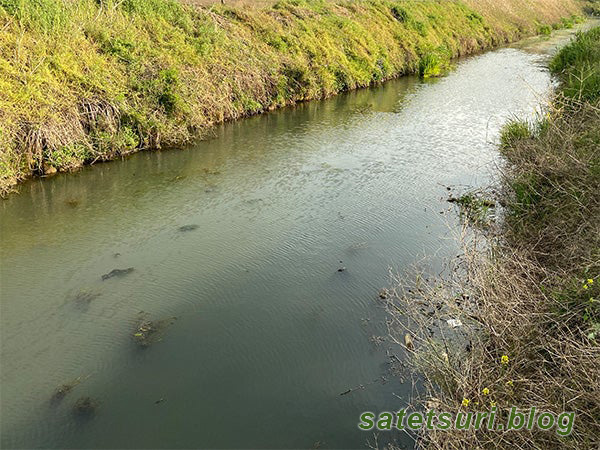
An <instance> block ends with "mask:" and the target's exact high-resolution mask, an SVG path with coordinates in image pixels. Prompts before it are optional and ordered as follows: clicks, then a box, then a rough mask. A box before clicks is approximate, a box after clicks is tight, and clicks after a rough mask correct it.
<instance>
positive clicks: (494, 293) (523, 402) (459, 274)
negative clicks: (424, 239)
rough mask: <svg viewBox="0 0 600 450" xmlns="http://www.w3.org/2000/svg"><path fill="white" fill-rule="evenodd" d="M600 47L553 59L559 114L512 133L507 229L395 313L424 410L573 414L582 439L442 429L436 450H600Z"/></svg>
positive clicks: (598, 43)
mask: <svg viewBox="0 0 600 450" xmlns="http://www.w3.org/2000/svg"><path fill="white" fill-rule="evenodd" d="M599 49H600V29H595V30H592V31H589V32H587V33H582V34H578V35H577V38H576V39H575V41H574V42H573V43H572V44H570V45H568V46H567V47H565V48H564V49H563V50H562V51H560V52H559V54H558V55H557V56H556V57H555V58H554V60H553V61H552V63H551V68H552V70H553V71H554V73H555V74H557V75H558V76H559V77H560V78H561V80H562V86H561V88H560V90H559V92H558V93H557V95H556V98H555V99H554V102H553V105H552V108H551V109H550V110H549V112H548V114H547V116H546V117H544V118H543V119H541V120H540V121H539V123H536V124H527V123H525V122H518V121H517V122H511V123H509V124H508V125H507V127H506V128H505V130H504V132H503V134H502V145H501V151H502V154H503V155H504V157H505V159H506V167H505V169H504V174H503V175H504V176H503V182H502V186H501V190H500V193H499V194H498V199H497V200H498V202H499V203H500V204H502V205H504V214H503V220H502V221H501V222H499V223H498V224H497V226H496V227H495V228H494V229H493V230H490V228H486V229H485V232H486V234H485V240H484V242H481V241H480V240H479V239H477V235H476V236H475V238H473V239H468V240H465V247H464V250H465V251H464V257H463V258H462V259H461V260H460V263H457V264H456V266H455V267H454V269H455V270H454V271H453V272H452V275H451V276H449V277H448V278H447V279H445V280H439V279H434V278H432V279H431V280H430V281H429V282H427V281H426V279H425V278H420V279H419V282H418V284H417V286H416V288H412V289H411V290H408V289H402V288H401V287H399V288H398V289H397V293H396V296H395V298H394V299H393V300H391V304H390V311H392V317H393V320H392V322H391V332H392V335H393V336H398V335H400V336H401V335H403V334H405V333H407V332H408V333H410V334H411V335H412V336H413V342H414V346H415V351H414V358H412V361H413V363H414V365H415V367H416V368H417V370H418V371H419V372H420V373H421V374H423V377H424V379H425V384H426V386H427V394H426V398H425V399H423V406H422V407H423V408H431V407H434V408H435V409H438V410H441V411H445V410H447V411H458V410H459V409H461V408H462V409H463V410H464V409H465V408H464V406H463V407H461V403H462V400H463V399H464V398H466V399H469V405H470V406H469V408H468V409H472V410H477V411H486V410H489V408H490V405H491V404H492V403H494V404H496V405H497V406H498V408H499V409H500V411H501V412H500V413H499V414H501V416H502V417H505V414H506V412H507V410H508V408H510V407H511V406H512V405H515V406H517V407H519V408H529V407H531V406H536V407H537V408H538V411H541V410H546V411H552V412H554V413H560V412H563V411H574V412H575V413H576V420H575V428H574V431H573V433H572V434H571V435H570V436H566V437H564V436H559V435H557V434H556V433H554V432H553V431H550V432H544V431H540V430H534V431H524V430H521V431H512V432H510V433H502V432H498V431H488V430H480V431H468V432H464V431H460V432H458V431H448V432H440V431H434V432H430V433H427V434H422V435H421V436H419V440H420V444H421V445H422V446H423V447H428V448H436V449H446V448H572V449H580V448H598V447H599V446H600V391H599V386H600V364H599V361H600V301H599V299H600V222H599V221H598V217H600V196H599V195H598V194H599V193H600V191H599V187H600V86H599V85H598V81H597V80H598V79H597V76H598V75H599V74H600V65H599V64H598V63H599V62H600V53H599ZM582 74H584V76H582ZM471 236H472V235H471ZM480 244H481V245H480ZM424 302H425V303H424ZM424 304H425V305H426V306H425V309H426V310H427V311H426V314H423V312H422V310H423V308H424V307H423V305H424ZM429 310H431V311H433V312H431V313H428V311H429ZM448 318H458V319H460V320H461V321H462V323H463V327H461V328H459V330H458V332H455V331H454V330H450V329H448V327H445V320H446V319H448ZM440 323H441V325H439V324H440ZM431 330H434V332H433V334H432V332H431ZM397 340H399V339H398V338H397ZM503 356H507V357H508V363H507V364H503V362H502V357H503ZM432 405H433V406H432Z"/></svg>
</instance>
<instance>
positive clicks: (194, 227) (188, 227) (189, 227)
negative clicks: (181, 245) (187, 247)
mask: <svg viewBox="0 0 600 450" xmlns="http://www.w3.org/2000/svg"><path fill="white" fill-rule="evenodd" d="M197 229H198V225H183V226H182V227H179V228H178V230H179V231H181V232H182V233H184V232H186V231H194V230H197Z"/></svg>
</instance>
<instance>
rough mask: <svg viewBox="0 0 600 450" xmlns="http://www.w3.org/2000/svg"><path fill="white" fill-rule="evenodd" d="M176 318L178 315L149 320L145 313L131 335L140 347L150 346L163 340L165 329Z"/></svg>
mask: <svg viewBox="0 0 600 450" xmlns="http://www.w3.org/2000/svg"><path fill="white" fill-rule="evenodd" d="M176 320H177V317H166V318H164V319H158V320H149V319H148V315H147V314H143V315H142V317H141V319H140V321H139V322H138V324H137V325H136V327H135V330H134V332H133V333H132V335H131V337H132V338H133V340H134V342H135V343H136V344H137V345H139V346H140V347H149V346H150V345H152V344H154V343H156V342H159V341H161V340H162V337H163V335H164V332H165V330H166V329H167V328H168V327H169V326H171V325H172V324H173V323H174V322H175V321H176Z"/></svg>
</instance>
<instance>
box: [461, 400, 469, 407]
mask: <svg viewBox="0 0 600 450" xmlns="http://www.w3.org/2000/svg"><path fill="white" fill-rule="evenodd" d="M462 405H463V406H464V407H465V408H466V407H467V406H469V399H468V398H463V401H462Z"/></svg>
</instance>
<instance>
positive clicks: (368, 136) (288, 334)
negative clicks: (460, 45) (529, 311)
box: [0, 31, 572, 448]
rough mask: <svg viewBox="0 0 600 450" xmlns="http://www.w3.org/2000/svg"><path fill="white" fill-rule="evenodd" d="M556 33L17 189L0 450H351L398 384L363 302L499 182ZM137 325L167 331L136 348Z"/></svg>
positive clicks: (558, 39)
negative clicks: (160, 323)
mask: <svg viewBox="0 0 600 450" xmlns="http://www.w3.org/2000/svg"><path fill="white" fill-rule="evenodd" d="M571 34H572V31H563V32H559V33H557V34H555V35H553V36H552V37H550V38H545V39H542V38H536V39H531V40H527V41H524V42H521V43H519V44H518V45H514V46H511V47H508V48H502V49H498V50H495V51H492V52H488V53H485V54H482V55H478V56H475V57H471V58H467V59H464V60H461V61H458V62H457V64H456V67H455V69H454V70H453V71H452V72H451V73H450V74H449V75H448V76H446V77H444V78H441V79H436V80H429V81H422V80H419V79H418V78H415V77H405V78H401V79H398V80H394V81H390V82H387V83H385V84H382V85H380V86H376V87H373V88H370V89H365V90H360V91H355V92H350V93H346V94H343V95H340V96H338V97H335V98H332V99H329V100H325V101H320V102H310V103H305V104H300V105H298V106H296V107H293V108H286V109H283V110H280V111H274V112H271V113H268V114H264V115H261V116H256V117H253V118H250V119H247V120H242V121H239V122H235V123H229V124H224V125H221V126H219V127H216V128H214V129H213V130H212V131H211V135H210V136H209V137H208V138H207V139H206V140H203V141H201V142H198V143H196V144H194V145H191V146H189V147H187V148H185V149H180V150H170V151H160V152H145V153H139V154H136V155H134V156H132V157H130V158H127V159H124V160H121V161H114V162H110V163H106V164H100V165H97V166H93V167H86V168H85V169H83V170H81V171H79V172H77V173H74V174H61V175H58V176H55V177H53V178H48V179H37V180H32V181H29V182H27V183H25V184H23V185H22V186H21V187H20V189H19V191H20V193H19V194H18V195H11V196H10V197H9V198H8V199H6V200H4V201H2V202H1V203H0V211H1V216H0V225H1V232H2V258H1V265H0V274H1V304H0V350H1V359H0V362H1V366H0V377H1V378H0V382H1V385H0V389H1V391H0V394H1V406H0V413H1V415H0V420H1V422H0V425H1V441H0V445H1V446H2V448H199V447H203V448H209V447H210V448H241V447H243V448H318V447H320V448H365V445H366V441H367V440H368V439H370V440H371V441H372V438H373V436H372V435H371V434H369V433H365V432H362V431H359V429H358V428H357V423H358V417H359V414H360V412H362V411H365V410H374V411H382V410H386V409H388V410H389V409H398V408H400V407H402V406H404V405H403V403H402V402H403V401H405V402H406V401H408V400H409V398H410V395H411V389H412V384H411V381H410V379H409V378H408V377H405V378H403V377H402V376H397V375H398V374H399V375H402V370H401V369H402V367H401V365H399V364H395V365H391V364H390V358H389V356H388V355H387V350H388V349H389V348H390V343H389V341H388V340H387V339H386V327H385V322H384V320H385V314H384V311H383V309H382V307H381V303H380V302H379V301H378V292H379V290H380V289H382V288H385V287H387V286H388V285H389V283H390V277H389V273H390V270H391V271H392V272H394V273H397V272H400V273H404V272H406V273H410V270H411V268H412V267H413V266H414V265H415V264H422V265H424V266H427V267H429V268H430V270H434V271H436V270H438V271H441V270H443V265H444V264H443V263H444V261H445V260H447V258H449V257H452V256H454V255H456V254H457V252H458V251H459V248H458V245H457V242H456V239H455V237H456V233H457V232H458V230H459V226H458V223H457V220H456V218H455V217H454V214H453V213H452V209H451V208H450V205H449V204H448V203H447V202H446V198H447V196H448V192H449V191H448V188H450V189H451V192H460V191H461V189H464V188H465V187H467V186H486V185H488V184H489V183H490V182H493V180H494V179H495V178H496V177H497V176H498V175H497V174H498V167H499V166H500V165H501V159H500V157H499V154H498V151H497V142H498V137H499V130H500V127H501V126H502V124H503V123H505V122H506V121H507V120H508V119H510V118H511V117H514V116H519V117H530V118H533V116H534V115H535V114H536V113H539V111H540V109H541V108H543V106H544V103H545V101H546V99H547V98H548V96H549V93H550V92H551V90H552V86H553V81H552V79H551V76H550V74H549V73H548V70H547V69H546V63H547V59H548V57H549V54H551V53H552V52H553V51H554V50H555V48H556V46H558V45H561V44H563V43H565V42H567V41H568V39H569V38H570V36H571ZM448 212H450V213H448ZM425 257H426V259H425V260H423V258H425ZM128 268H133V271H130V272H129V273H124V274H122V276H114V277H110V278H107V279H104V280H103V278H102V275H104V274H108V273H110V272H111V271H112V270H114V269H128ZM141 318H149V320H155V319H162V318H176V319H174V320H173V323H172V324H171V325H170V326H168V328H166V329H165V330H164V332H163V333H162V334H161V336H160V337H161V339H160V340H158V339H157V341H156V342H153V343H152V345H149V346H148V347H146V348H141V347H140V346H138V345H136V342H135V341H134V339H132V334H133V333H135V332H136V327H137V326H138V325H139V323H140V320H141ZM73 380H78V382H77V383H74V387H73V389H72V390H71V391H70V392H68V393H67V394H66V395H65V396H64V398H62V399H60V400H59V401H56V399H55V401H51V399H52V396H53V394H54V393H55V390H56V389H57V388H58V387H59V386H61V385H63V384H65V383H70V382H72V381H73ZM361 386H363V388H361ZM348 390H352V392H350V393H347V394H345V395H340V394H342V393H344V392H347V391H348ZM86 396H89V397H91V398H93V399H95V400H96V401H97V402H98V405H97V408H96V410H95V411H94V413H93V414H90V415H86V417H81V415H76V414H74V413H73V409H72V407H73V404H74V403H75V402H76V400H77V399H78V398H80V397H86ZM391 438H394V439H398V440H399V442H400V443H401V444H403V445H406V446H410V445H411V439H410V437H408V436H403V435H398V436H383V437H380V440H379V442H380V444H381V442H385V441H386V440H389V439H391Z"/></svg>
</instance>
